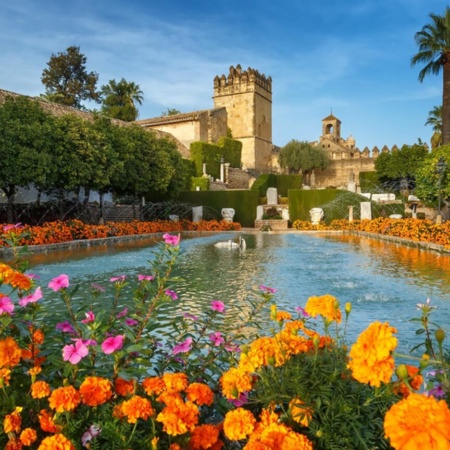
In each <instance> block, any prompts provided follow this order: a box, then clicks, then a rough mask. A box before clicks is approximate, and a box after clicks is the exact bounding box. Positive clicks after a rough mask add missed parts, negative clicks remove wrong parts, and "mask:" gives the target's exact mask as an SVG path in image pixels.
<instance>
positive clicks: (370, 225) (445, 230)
mask: <svg viewBox="0 0 450 450" xmlns="http://www.w3.org/2000/svg"><path fill="white" fill-rule="evenodd" d="M292 228H294V229H297V230H356V231H366V232H370V233H377V234H382V235H386V236H394V237H400V238H404V239H409V240H411V241H414V242H428V243H433V244H438V245H443V246H444V247H445V248H450V222H445V223H444V224H441V225H437V224H435V223H434V222H432V221H430V220H419V219H387V218H382V217H379V218H377V219H373V220H354V221H353V222H349V221H348V220H346V219H341V220H333V221H332V222H331V223H330V225H326V224H325V223H324V222H321V223H320V224H319V225H312V224H311V222H308V221H302V220H296V221H295V222H294V223H293V224H292Z"/></svg>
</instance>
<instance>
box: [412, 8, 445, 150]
mask: <svg viewBox="0 0 450 450" xmlns="http://www.w3.org/2000/svg"><path fill="white" fill-rule="evenodd" d="M430 18H431V23H429V24H427V25H425V26H424V27H423V28H422V30H421V31H418V32H417V33H416V34H415V36H414V38H415V40H416V43H417V45H418V47H419V52H418V53H417V54H416V55H414V56H413V57H412V58H411V65H415V64H417V63H425V67H423V68H422V70H421V71H420V72H419V81H420V82H422V81H423V80H424V78H425V76H427V75H429V74H430V73H432V74H434V75H437V74H439V72H440V71H441V69H442V71H443V92H442V143H443V144H448V143H450V7H448V6H447V7H446V9H445V14H444V15H443V16H439V15H437V14H430Z"/></svg>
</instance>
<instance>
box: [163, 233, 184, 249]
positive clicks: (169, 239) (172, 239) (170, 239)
mask: <svg viewBox="0 0 450 450" xmlns="http://www.w3.org/2000/svg"><path fill="white" fill-rule="evenodd" d="M163 239H164V242H165V243H166V244H167V245H173V246H176V245H178V244H179V242H180V235H178V236H173V235H171V234H168V233H164V234H163Z"/></svg>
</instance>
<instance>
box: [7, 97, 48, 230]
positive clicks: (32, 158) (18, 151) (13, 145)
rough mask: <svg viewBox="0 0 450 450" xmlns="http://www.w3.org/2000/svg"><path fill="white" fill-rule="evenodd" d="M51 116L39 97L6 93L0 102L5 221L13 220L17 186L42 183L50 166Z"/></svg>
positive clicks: (10, 221)
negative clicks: (12, 95) (8, 95)
mask: <svg viewBox="0 0 450 450" xmlns="http://www.w3.org/2000/svg"><path fill="white" fill-rule="evenodd" d="M53 129H54V118H53V117H52V116H50V115H49V114H47V113H46V112H45V111H44V110H43V109H42V107H41V105H40V104H39V102H38V101H36V100H31V99H29V98H27V97H16V98H13V97H7V98H6V100H5V102H4V104H3V105H1V106H0V161H1V163H0V189H1V190H2V191H3V192H4V194H5V195H6V198H7V205H8V206H7V210H8V218H7V220H8V223H12V222H13V221H14V217H13V203H14V195H15V194H16V191H17V188H19V187H22V188H25V187H28V186H29V185H30V184H32V183H34V184H35V185H39V183H43V182H44V181H45V180H46V179H47V177H48V175H49V172H50V170H51V167H52V166H51V159H50V155H49V154H50V150H51V148H52V145H53V144H52V135H53Z"/></svg>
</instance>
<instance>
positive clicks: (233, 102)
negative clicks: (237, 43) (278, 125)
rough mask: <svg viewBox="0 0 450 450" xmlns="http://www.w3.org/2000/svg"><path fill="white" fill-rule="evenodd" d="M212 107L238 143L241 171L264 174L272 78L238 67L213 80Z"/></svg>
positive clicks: (269, 150) (269, 141)
mask: <svg viewBox="0 0 450 450" xmlns="http://www.w3.org/2000/svg"><path fill="white" fill-rule="evenodd" d="M213 100H214V107H215V108H219V107H224V108H225V109H226V111H227V115H228V127H229V128H230V130H231V133H232V136H233V138H234V139H237V140H239V141H241V142H242V168H243V169H258V170H267V167H268V164H269V160H270V155H271V153H272V147H273V145H272V78H271V77H266V76H265V75H263V74H260V73H259V72H258V71H257V70H255V69H251V68H248V69H247V70H242V68H241V66H240V65H239V64H238V65H237V66H236V68H234V67H233V66H231V67H230V71H229V74H228V76H227V77H226V76H225V75H222V76H220V77H219V76H216V77H215V78H214V96H213Z"/></svg>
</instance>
